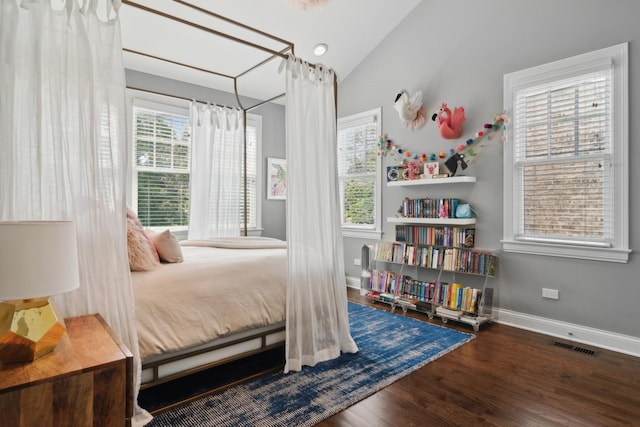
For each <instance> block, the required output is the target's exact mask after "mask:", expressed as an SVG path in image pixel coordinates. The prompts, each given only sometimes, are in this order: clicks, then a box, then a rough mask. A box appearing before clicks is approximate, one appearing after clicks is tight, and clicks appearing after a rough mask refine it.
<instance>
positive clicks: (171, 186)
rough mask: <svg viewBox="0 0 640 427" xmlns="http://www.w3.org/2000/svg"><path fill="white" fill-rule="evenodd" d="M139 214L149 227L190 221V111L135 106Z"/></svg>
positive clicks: (185, 224) (181, 223) (184, 223)
mask: <svg viewBox="0 0 640 427" xmlns="http://www.w3.org/2000/svg"><path fill="white" fill-rule="evenodd" d="M133 115H134V130H133V135H134V141H135V152H134V155H135V174H136V184H137V186H136V196H137V197H136V199H137V213H138V217H139V218H140V221H141V222H142V224H143V225H145V226H147V227H178V228H179V227H185V226H187V225H188V223H189V163H190V153H191V130H190V127H189V117H188V114H187V115H184V114H177V113H172V112H165V111H158V110H154V109H149V108H144V107H139V106H134V107H133Z"/></svg>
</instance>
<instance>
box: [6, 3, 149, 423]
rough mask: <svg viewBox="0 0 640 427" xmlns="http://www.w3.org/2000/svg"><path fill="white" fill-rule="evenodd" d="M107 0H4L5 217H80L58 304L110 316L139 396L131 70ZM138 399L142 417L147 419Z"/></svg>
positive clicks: (69, 312) (69, 310)
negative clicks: (130, 233) (127, 72)
mask: <svg viewBox="0 0 640 427" xmlns="http://www.w3.org/2000/svg"><path fill="white" fill-rule="evenodd" d="M104 1H105V0H102V3H101V6H105V7H101V9H100V11H101V12H102V13H104V12H105V11H106V12H108V13H109V14H110V16H111V18H110V19H108V20H106V21H105V20H104V19H103V20H100V19H99V18H98V16H97V15H96V7H97V6H98V4H97V3H98V1H90V2H87V3H85V4H83V5H82V7H81V6H80V5H79V4H78V3H77V2H76V1H72V0H68V1H67V2H66V3H65V2H61V1H57V2H54V3H55V4H53V5H52V1H51V0H2V1H1V2H0V3H1V4H2V6H0V46H1V49H0V64H2V66H1V67H0V93H2V102H0V152H1V153H2V154H1V155H0V219H1V220H72V221H73V222H74V223H75V225H76V230H77V239H78V254H79V266H80V281H81V286H80V288H79V289H78V290H76V291H73V292H68V293H66V294H62V295H58V296H57V297H56V302H57V304H58V306H59V307H60V309H61V312H62V315H63V316H64V317H71V316H79V315H84V314H91V313H96V312H97V313H100V314H101V315H102V317H103V318H104V319H105V320H106V321H107V323H108V324H109V325H110V326H111V327H112V329H113V330H114V331H115V333H116V334H118V335H119V337H120V338H121V339H122V341H123V342H124V343H125V344H126V345H127V347H128V348H129V349H130V350H131V352H132V353H133V354H134V360H135V361H136V363H134V366H135V367H136V371H135V372H134V378H135V385H134V392H135V393H136V394H137V391H138V388H139V375H140V359H139V352H138V339H137V334H136V329H135V320H134V301H133V291H132V287H131V278H130V273H129V265H128V257H127V243H126V229H125V208H126V204H125V168H126V165H127V152H128V150H127V147H126V131H125V129H126V126H125V111H126V109H125V77H124V68H123V65H122V50H121V49H122V46H121V40H120V25H119V21H118V18H117V15H116V11H114V10H113V9H112V8H111V5H112V4H111V2H108V3H106V4H105V3H104ZM114 4H115V2H114ZM54 6H59V7H60V9H54ZM65 9H66V10H65ZM2 243H3V244H8V243H7V242H2ZM33 268H38V266H37V265H35V266H33ZM135 406H136V414H135V419H134V423H135V424H143V423H145V422H146V421H148V420H149V419H150V417H149V415H148V414H147V413H146V411H144V410H142V409H140V408H139V407H137V405H135Z"/></svg>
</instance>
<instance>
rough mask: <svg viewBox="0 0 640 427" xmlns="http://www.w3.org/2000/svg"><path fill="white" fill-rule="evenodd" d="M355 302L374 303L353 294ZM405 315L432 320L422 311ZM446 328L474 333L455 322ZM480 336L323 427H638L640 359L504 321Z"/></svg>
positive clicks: (355, 292)
mask: <svg viewBox="0 0 640 427" xmlns="http://www.w3.org/2000/svg"><path fill="white" fill-rule="evenodd" d="M349 299H350V300H353V301H357V302H361V303H365V304H371V303H369V302H367V300H366V299H365V298H364V297H361V296H360V295H359V293H358V291H357V290H353V289H349ZM371 305H373V306H375V307H377V308H380V309H388V306H386V305H383V304H379V303H377V304H371ZM400 312H401V311H400ZM406 315H408V316H412V317H416V318H419V319H422V320H425V321H429V319H428V318H427V316H426V315H424V314H421V313H415V312H409V313H407V314H406ZM431 322H433V323H435V324H439V325H442V322H441V321H440V320H439V319H434V320H432V321H431ZM447 326H448V327H452V328H456V329H460V330H462V331H466V332H470V333H474V332H473V329H472V328H471V327H470V326H465V325H458V324H457V323H455V322H449V323H448V324H447ZM474 334H475V335H476V339H474V340H473V341H471V342H469V343H467V344H465V345H463V346H462V347H460V348H458V349H456V350H454V351H452V352H451V353H449V354H447V355H446V356H443V357H441V358H439V359H437V360H435V361H433V362H431V363H429V364H428V365H426V366H425V367H423V368H421V369H419V370H417V371H415V372H414V373H411V374H410V375H408V376H406V377H404V378H402V379H400V380H399V381H397V382H395V383H393V384H391V385H390V386H388V387H386V388H384V389H382V390H381V391H379V392H377V393H375V394H373V395H372V396H370V397H368V398H367V399H364V400H363V401H361V402H359V403H357V404H355V405H353V406H351V407H349V408H347V409H346V410H344V411H342V412H340V413H338V414H336V415H334V416H333V417H331V418H329V419H327V420H325V421H323V422H321V423H320V424H318V425H319V426H324V427H329V426H331V427H335V426H367V427H369V426H456V425H457V426H640V358H637V357H632V356H627V355H624V354H620V353H615V352H612V351H608V350H602V349H599V348H595V347H589V346H584V345H582V344H576V343H572V342H570V341H564V340H559V339H556V338H554V337H550V336H547V335H542V334H537V333H533V332H528V331H525V330H521V329H516V328H512V327H509V326H505V325H501V324H498V323H494V324H489V325H484V326H482V327H481V329H480V331H479V332H477V333H474ZM557 342H559V343H566V344H568V345H569V346H575V347H578V348H579V349H586V350H593V351H595V354H594V355H591V354H587V353H588V352H583V351H576V350H575V349H571V348H565V347H564V346H558V345H554V343H557Z"/></svg>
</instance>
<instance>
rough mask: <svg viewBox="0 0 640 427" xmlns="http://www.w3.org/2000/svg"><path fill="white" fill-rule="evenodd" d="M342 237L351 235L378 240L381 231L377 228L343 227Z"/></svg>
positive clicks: (380, 236)
mask: <svg viewBox="0 0 640 427" xmlns="http://www.w3.org/2000/svg"><path fill="white" fill-rule="evenodd" d="M342 237H353V238H356V239H370V240H380V239H381V238H382V231H378V230H358V229H353V228H343V229H342Z"/></svg>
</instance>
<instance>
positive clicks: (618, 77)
mask: <svg viewBox="0 0 640 427" xmlns="http://www.w3.org/2000/svg"><path fill="white" fill-rule="evenodd" d="M627 49H628V48H627V44H622V45H618V46H614V47H612V48H608V49H602V50H599V51H596V52H592V53H589V54H585V55H581V56H577V57H573V58H569V59H565V60H562V61H557V62H554V63H551V64H547V65H543V66H540V67H534V68H530V69H527V70H524V71H518V72H515V73H512V74H508V75H506V76H505V77H504V97H505V99H504V103H505V110H506V111H507V112H508V115H509V116H510V118H511V123H510V124H509V126H508V131H507V138H508V141H509V142H508V143H507V144H506V145H505V164H504V173H505V176H504V185H505V189H504V194H505V200H504V209H505V210H504V218H505V223H504V240H503V247H504V249H505V251H510V252H522V253H531V254H540V255H552V256H566V257H574V258H583V259H593V260H601V261H616V262H626V261H627V259H628V253H629V250H628V160H627V153H628V98H627V88H628V76H627Z"/></svg>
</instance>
